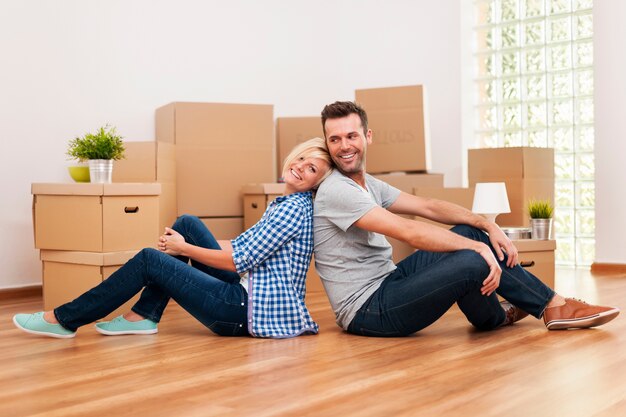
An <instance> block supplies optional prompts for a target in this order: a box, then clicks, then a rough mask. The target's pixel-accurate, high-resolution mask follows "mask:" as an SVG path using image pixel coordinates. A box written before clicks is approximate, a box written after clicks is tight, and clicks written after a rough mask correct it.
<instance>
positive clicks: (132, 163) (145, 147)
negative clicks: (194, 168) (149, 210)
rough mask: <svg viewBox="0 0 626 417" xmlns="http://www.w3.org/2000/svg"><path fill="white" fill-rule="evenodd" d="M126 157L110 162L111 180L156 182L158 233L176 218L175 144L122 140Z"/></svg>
mask: <svg viewBox="0 0 626 417" xmlns="http://www.w3.org/2000/svg"><path fill="white" fill-rule="evenodd" d="M124 146H125V148H126V151H125V158H124V159H121V160H119V161H114V162H113V182H158V183H160V184H161V194H160V196H159V232H162V231H163V230H164V228H165V227H170V226H171V225H172V224H173V223H174V221H175V220H176V217H177V214H178V210H177V207H176V146H175V145H174V144H172V143H165V142H154V141H152V142H124Z"/></svg>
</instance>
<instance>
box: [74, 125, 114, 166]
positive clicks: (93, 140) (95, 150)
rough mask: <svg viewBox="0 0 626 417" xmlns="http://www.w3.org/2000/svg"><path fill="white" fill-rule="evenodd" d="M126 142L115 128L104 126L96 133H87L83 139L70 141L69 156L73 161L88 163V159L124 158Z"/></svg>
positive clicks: (77, 138)
mask: <svg viewBox="0 0 626 417" xmlns="http://www.w3.org/2000/svg"><path fill="white" fill-rule="evenodd" d="M124 151H125V148H124V142H123V141H122V136H120V135H118V134H117V132H116V130H115V127H111V126H109V125H106V126H103V127H101V128H100V129H98V130H97V131H96V133H86V134H85V135H84V136H82V137H76V138H74V139H72V140H70V142H69V145H68V149H67V155H68V156H70V157H72V159H78V160H79V161H86V160H88V159H113V160H118V159H122V158H124Z"/></svg>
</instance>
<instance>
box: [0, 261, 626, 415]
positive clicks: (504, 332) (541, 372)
mask: <svg viewBox="0 0 626 417" xmlns="http://www.w3.org/2000/svg"><path fill="white" fill-rule="evenodd" d="M556 285H557V289H558V290H559V292H561V293H562V294H564V295H573V296H577V297H580V298H583V299H585V300H587V301H589V302H598V303H604V304H612V305H617V306H620V307H624V305H625V304H624V300H625V299H626V275H615V274H604V275H602V274H600V275H595V276H594V275H591V274H590V273H589V271H584V270H574V269H559V270H557V284H556ZM308 305H309V306H310V308H311V312H312V314H313V316H314V317H315V319H316V320H317V321H318V322H319V324H320V327H321V332H320V334H319V335H317V336H304V337H298V338H294V339H285V340H262V339H253V338H225V337H219V336H215V335H213V334H212V333H211V332H210V331H208V330H206V329H205V328H204V327H203V326H202V325H200V324H199V323H197V322H196V321H195V320H193V319H192V318H191V317H190V316H189V315H187V313H185V312H184V311H183V310H182V309H181V308H180V307H179V306H177V305H171V306H170V307H168V310H167V311H166V314H165V316H164V319H163V322H162V323H161V325H160V327H159V334H157V335H147V336H118V337H107V336H101V335H100V334H98V333H96V331H95V330H94V329H93V328H92V327H91V326H86V327H84V328H82V329H80V330H79V333H78V335H77V337H76V338H75V339H69V340H57V339H49V338H43V337H37V336H32V335H27V334H25V333H22V332H20V331H19V330H17V329H15V328H14V327H13V324H12V323H11V317H12V316H13V314H15V313H17V312H31V311H37V310H40V309H41V307H42V303H41V299H40V298H39V297H37V296H33V295H26V296H20V297H17V298H13V299H9V300H7V299H5V300H0V358H1V361H2V362H1V363H2V366H1V367H0V415H2V416H15V417H17V416H46V417H48V416H85V415H89V416H111V415H114V416H125V415H133V416H143V415H150V416H172V415H176V416H252V415H254V416H327V415H328V416H331V415H332V416H417V415H419V416H430V415H432V416H435V415H437V416H457V415H458V416H474V415H481V416H502V415H507V416H568V417H571V416H620V415H625V414H626V317H625V316H624V315H621V316H619V317H618V318H617V319H616V320H614V321H613V322H611V323H609V324H608V325H606V326H604V327H602V328H599V329H590V330H577V331H561V332H548V331H546V330H545V327H544V326H543V323H542V322H540V321H538V320H535V319H533V318H527V319H524V320H523V321H521V322H519V323H517V324H516V325H514V326H511V327H507V328H502V329H500V330H498V331H493V332H477V331H475V330H473V329H472V328H471V326H469V324H468V323H467V321H466V320H465V318H464V317H463V316H462V314H461V313H460V312H459V311H458V309H456V308H453V309H452V310H450V311H449V312H448V313H447V314H446V315H445V316H444V317H443V318H442V319H441V320H440V321H439V322H437V323H436V324H435V325H433V326H431V327H429V328H427V329H426V330H424V331H422V332H420V333H418V334H416V335H414V336H412V337H408V338H390V339H378V338H364V337H357V336H351V335H347V334H345V333H344V332H342V331H341V329H339V328H338V327H337V326H336V325H335V324H334V318H333V315H332V312H331V311H330V307H329V305H328V302H327V300H326V297H325V295H324V294H323V293H311V294H309V296H308ZM622 314H626V313H622Z"/></svg>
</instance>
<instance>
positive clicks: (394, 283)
mask: <svg viewBox="0 0 626 417" xmlns="http://www.w3.org/2000/svg"><path fill="white" fill-rule="evenodd" d="M452 231H453V232H455V233H457V234H459V235H461V236H465V237H467V238H469V239H472V240H477V241H481V242H484V243H486V244H487V245H489V246H490V247H491V244H490V242H489V237H488V236H487V235H486V234H485V233H484V232H483V231H481V230H479V229H476V228H474V227H471V226H465V225H462V226H456V227H454V228H453V229H452ZM492 250H493V248H492ZM494 254H495V251H494ZM496 259H497V258H496ZM499 264H500V267H501V268H502V276H501V278H500V286H499V287H498V289H497V290H496V292H497V293H498V294H499V295H500V296H502V297H503V298H505V299H506V300H508V301H510V302H511V303H512V304H514V305H515V306H517V307H519V308H521V309H522V310H524V311H526V312H528V313H529V314H531V315H533V316H535V317H536V318H540V317H541V315H542V314H543V310H544V309H545V307H546V305H547V304H548V302H549V301H550V300H551V299H552V297H554V295H555V292H554V291H553V290H552V289H550V288H549V287H547V286H546V285H545V284H543V283H542V282H541V281H540V280H539V279H537V277H535V276H534V275H532V274H531V273H529V272H528V271H526V270H524V268H522V267H521V266H519V265H516V266H515V267H513V268H509V267H507V266H506V255H505V259H504V260H503V261H500V262H499ZM397 267H398V268H397V269H396V270H395V271H394V272H392V273H391V274H390V275H389V276H388V277H387V278H386V279H385V280H384V282H383V283H382V285H381V286H380V287H379V288H378V290H376V292H375V293H374V294H372V296H371V297H370V298H369V299H368V300H367V301H366V302H365V304H364V305H363V306H362V307H361V309H360V310H359V311H358V312H357V314H356V316H355V318H354V319H353V320H352V322H351V323H350V325H349V326H348V332H350V333H354V334H358V335H362V336H381V337H384V336H389V337H391V336H407V335H410V334H412V333H415V332H417V331H419V330H421V329H423V328H425V327H427V326H429V325H430V324H432V323H434V322H435V321H436V320H437V319H439V318H440V317H441V316H442V315H443V314H444V313H445V312H446V311H448V309H449V308H450V307H452V305H453V304H454V303H457V304H458V306H459V308H460V309H461V311H462V312H463V314H465V316H466V317H467V319H468V320H469V322H470V323H471V324H472V325H474V326H475V327H476V328H478V329H481V330H491V329H495V328H497V327H499V326H500V325H501V324H502V323H503V322H504V320H505V313H504V310H503V309H502V307H501V306H500V302H499V301H498V297H497V296H496V294H495V293H493V294H491V295H490V296H484V295H482V294H481V292H480V288H481V287H482V285H483V281H484V280H485V278H486V277H487V275H489V267H488V265H487V262H485V260H484V259H483V257H482V256H480V255H479V254H478V253H476V252H474V251H471V250H460V251H456V252H428V251H416V252H415V253H413V254H412V255H410V256H408V257H407V258H406V259H404V260H403V261H402V262H400V263H398V265H397Z"/></svg>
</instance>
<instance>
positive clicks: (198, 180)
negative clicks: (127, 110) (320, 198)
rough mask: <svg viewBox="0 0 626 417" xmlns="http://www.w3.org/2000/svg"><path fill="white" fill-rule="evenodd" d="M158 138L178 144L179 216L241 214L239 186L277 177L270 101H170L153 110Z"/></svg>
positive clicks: (241, 204) (226, 215) (267, 180)
mask: <svg viewBox="0 0 626 417" xmlns="http://www.w3.org/2000/svg"><path fill="white" fill-rule="evenodd" d="M156 137H157V140H158V141H164V142H171V143H176V195H177V207H178V214H179V215H181V214H193V215H196V216H199V217H238V216H242V215H243V211H242V210H243V200H242V197H241V194H240V190H241V187H242V186H243V185H245V184H248V183H251V182H259V181H260V182H270V181H273V180H274V178H275V175H274V167H275V166H276V164H275V163H274V155H275V153H274V120H273V106H271V105H252V104H221V103H171V104H168V105H166V106H163V107H160V108H159V109H157V111H156Z"/></svg>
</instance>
